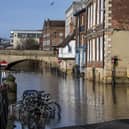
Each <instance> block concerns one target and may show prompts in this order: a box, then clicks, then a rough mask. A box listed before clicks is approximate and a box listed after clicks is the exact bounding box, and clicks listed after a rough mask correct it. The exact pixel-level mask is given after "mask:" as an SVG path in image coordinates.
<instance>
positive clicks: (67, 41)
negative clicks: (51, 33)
mask: <svg viewBox="0 0 129 129" xmlns="http://www.w3.org/2000/svg"><path fill="white" fill-rule="evenodd" d="M74 36H75V31H74V32H73V33H72V34H70V35H68V36H67V37H66V38H65V39H64V40H63V42H61V43H60V44H59V45H57V46H56V47H65V46H66V45H67V44H68V43H69V42H70V41H71V40H73V39H74Z"/></svg>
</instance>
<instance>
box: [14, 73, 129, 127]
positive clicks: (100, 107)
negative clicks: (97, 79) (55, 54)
mask: <svg viewBox="0 0 129 129" xmlns="http://www.w3.org/2000/svg"><path fill="white" fill-rule="evenodd" d="M15 76H16V81H17V83H18V91H17V98H20V97H21V95H22V93H23V91H24V90H27V89H36V90H45V91H46V92H48V93H51V94H52V96H53V98H54V99H55V100H56V101H57V102H58V103H59V104H60V105H61V108H62V113H61V116H62V119H61V121H60V122H59V123H55V122H52V123H50V124H49V125H48V128H53V127H62V126H68V125H78V124H79V125H80V124H86V123H96V122H102V121H109V120H112V119H120V118H128V117H129V86H123V85H119V86H118V85H116V86H115V87H112V86H111V85H101V84H97V83H92V82H89V81H86V80H84V79H83V78H78V79H77V78H76V79H73V78H72V77H67V78H65V79H64V78H62V77H59V76H55V75H54V74H51V73H50V72H49V71H43V73H42V74H41V73H36V72H35V73H34V72H19V73H15Z"/></svg>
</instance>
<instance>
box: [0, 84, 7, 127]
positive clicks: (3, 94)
mask: <svg viewBox="0 0 129 129" xmlns="http://www.w3.org/2000/svg"><path fill="white" fill-rule="evenodd" d="M7 89H8V88H7V86H5V85H2V86H0V129H6V127H7V119H8V96H7Z"/></svg>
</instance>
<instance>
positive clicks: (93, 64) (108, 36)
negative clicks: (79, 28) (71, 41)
mask: <svg viewBox="0 0 129 129" xmlns="http://www.w3.org/2000/svg"><path fill="white" fill-rule="evenodd" d="M83 2H84V4H85V6H86V7H85V10H86V11H85V19H86V21H85V24H86V26H85V35H84V36H83V37H84V38H85V40H84V42H85V44H86V49H85V51H86V63H85V66H86V67H85V75H86V78H88V79H93V77H95V79H96V81H101V82H105V83H108V82H111V80H112V68H113V63H112V58H113V57H117V58H118V59H119V61H118V65H117V66H116V77H117V78H124V82H126V79H125V78H126V77H127V76H128V71H129V61H128V60H129V53H128V49H129V9H128V7H129V2H128V1H127V0H122V1H121V0H83ZM79 15H80V14H78V16H79ZM79 22H81V21H79ZM77 36H78V35H77ZM76 39H77V38H76ZM80 39H81V37H80ZM81 42H82V41H79V42H78V43H79V45H80V46H81ZM118 81H120V79H119V80H118ZM122 81H123V80H121V82H122Z"/></svg>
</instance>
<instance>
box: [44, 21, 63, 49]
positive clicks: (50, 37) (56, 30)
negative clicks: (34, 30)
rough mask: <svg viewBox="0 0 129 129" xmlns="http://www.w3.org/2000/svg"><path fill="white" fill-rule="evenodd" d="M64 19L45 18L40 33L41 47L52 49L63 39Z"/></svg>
mask: <svg viewBox="0 0 129 129" xmlns="http://www.w3.org/2000/svg"><path fill="white" fill-rule="evenodd" d="M64 37H65V21H63V20H50V19H48V20H45V21H44V25H43V34H42V49H43V50H53V49H54V48H56V46H57V45H58V44H59V43H61V42H62V41H63V40H64Z"/></svg>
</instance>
